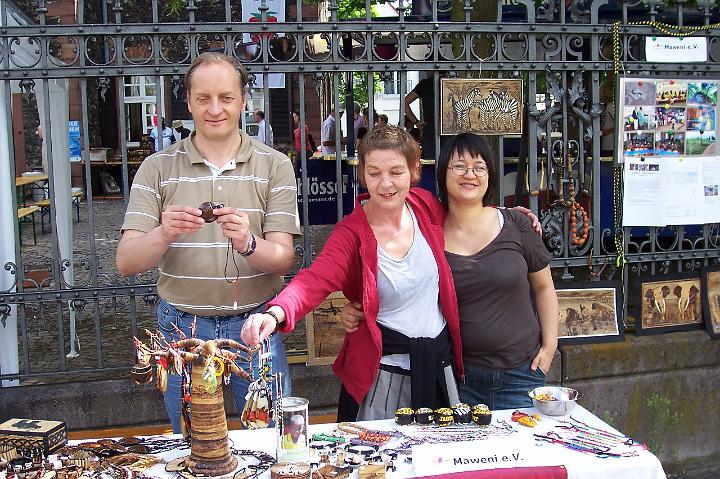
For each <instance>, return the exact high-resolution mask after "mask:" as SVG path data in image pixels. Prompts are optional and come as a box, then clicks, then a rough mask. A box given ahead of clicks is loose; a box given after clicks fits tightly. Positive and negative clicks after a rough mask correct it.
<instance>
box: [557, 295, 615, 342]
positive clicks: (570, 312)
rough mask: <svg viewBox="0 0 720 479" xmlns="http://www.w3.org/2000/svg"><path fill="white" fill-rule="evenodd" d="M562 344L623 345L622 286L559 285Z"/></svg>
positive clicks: (559, 332)
mask: <svg viewBox="0 0 720 479" xmlns="http://www.w3.org/2000/svg"><path fill="white" fill-rule="evenodd" d="M555 290H556V293H557V296H558V302H559V304H560V316H559V318H558V343H559V344H560V345H566V344H587V343H607V342H613V341H622V340H623V333H624V326H623V324H622V321H621V319H620V315H618V311H619V310H620V307H619V305H620V302H619V292H620V283H619V282H609V281H596V282H593V283H584V284H583V283H558V284H556V285H555Z"/></svg>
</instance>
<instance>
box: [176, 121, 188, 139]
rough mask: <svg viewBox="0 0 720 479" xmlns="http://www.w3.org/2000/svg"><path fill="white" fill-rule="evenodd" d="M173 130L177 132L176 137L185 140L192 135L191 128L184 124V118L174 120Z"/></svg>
mask: <svg viewBox="0 0 720 479" xmlns="http://www.w3.org/2000/svg"><path fill="white" fill-rule="evenodd" d="M172 127H173V130H175V131H176V132H177V137H176V139H179V140H184V139H185V138H187V137H188V136H190V130H188V129H187V128H185V125H183V122H182V120H173V122H172Z"/></svg>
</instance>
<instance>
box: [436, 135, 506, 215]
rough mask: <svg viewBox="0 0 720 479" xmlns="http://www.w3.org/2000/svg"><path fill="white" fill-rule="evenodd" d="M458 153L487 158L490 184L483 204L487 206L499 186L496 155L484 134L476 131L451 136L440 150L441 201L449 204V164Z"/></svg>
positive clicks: (439, 188) (438, 177)
mask: <svg viewBox="0 0 720 479" xmlns="http://www.w3.org/2000/svg"><path fill="white" fill-rule="evenodd" d="M456 153H457V154H458V155H463V154H464V155H470V156H472V157H473V158H476V157H478V156H479V157H481V158H482V159H483V160H485V164H486V165H487V169H488V176H487V179H488V180H487V185H488V186H487V191H486V192H485V195H484V196H483V199H482V200H483V206H487V204H488V202H489V201H490V200H491V199H492V197H493V195H494V194H495V188H497V182H498V173H497V166H496V165H495V155H493V152H492V150H491V149H490V147H489V146H488V144H487V142H486V141H485V140H484V139H483V137H482V136H480V135H476V134H474V133H460V134H459V135H456V136H454V137H452V138H450V140H449V141H448V142H447V143H446V144H445V145H444V146H443V147H442V149H441V150H440V158H438V161H437V188H438V197H439V199H440V201H441V202H442V204H444V205H445V206H446V207H447V206H448V192H447V175H448V166H450V160H451V159H452V157H453V156H454V155H455V154H456ZM453 174H454V173H453Z"/></svg>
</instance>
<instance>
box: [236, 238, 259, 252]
mask: <svg viewBox="0 0 720 479" xmlns="http://www.w3.org/2000/svg"><path fill="white" fill-rule="evenodd" d="M256 248H257V242H256V241H255V235H254V234H252V233H250V237H249V238H248V249H247V251H245V252H244V253H241V252H240V251H238V253H240V256H250V255H251V254H253V253H254V252H255V249H256Z"/></svg>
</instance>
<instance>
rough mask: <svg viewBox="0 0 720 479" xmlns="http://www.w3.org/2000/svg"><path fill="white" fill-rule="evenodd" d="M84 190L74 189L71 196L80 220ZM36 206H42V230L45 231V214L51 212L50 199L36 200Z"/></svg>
mask: <svg viewBox="0 0 720 479" xmlns="http://www.w3.org/2000/svg"><path fill="white" fill-rule="evenodd" d="M82 195H83V192H82V190H79V191H73V192H72V193H71V194H70V196H71V197H72V204H73V205H74V206H75V211H76V213H77V220H78V221H80V198H82ZM35 206H38V207H39V208H40V231H42V232H43V233H45V216H46V215H49V214H50V200H49V199H44V200H40V201H36V202H35Z"/></svg>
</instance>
